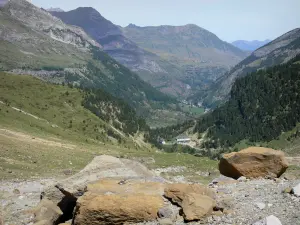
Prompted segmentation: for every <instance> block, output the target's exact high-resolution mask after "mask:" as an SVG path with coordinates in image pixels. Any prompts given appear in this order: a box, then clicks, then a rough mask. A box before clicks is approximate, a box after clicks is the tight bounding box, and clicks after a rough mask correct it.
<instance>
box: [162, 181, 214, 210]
mask: <svg viewBox="0 0 300 225" xmlns="http://www.w3.org/2000/svg"><path fill="white" fill-rule="evenodd" d="M189 193H196V194H201V195H207V196H209V197H211V198H213V199H214V198H215V193H214V191H213V190H212V189H209V188H208V187H205V186H203V185H200V184H168V185H167V186H166V188H165V194H164V195H165V197H166V198H168V199H171V201H172V202H173V203H176V204H178V205H179V206H181V205H182V204H181V203H182V200H183V198H184V195H186V194H189Z"/></svg>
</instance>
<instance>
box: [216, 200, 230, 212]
mask: <svg viewBox="0 0 300 225" xmlns="http://www.w3.org/2000/svg"><path fill="white" fill-rule="evenodd" d="M233 204H234V199H233V198H232V197H221V198H218V199H217V209H219V210H221V211H223V212H224V210H229V209H232V208H233Z"/></svg>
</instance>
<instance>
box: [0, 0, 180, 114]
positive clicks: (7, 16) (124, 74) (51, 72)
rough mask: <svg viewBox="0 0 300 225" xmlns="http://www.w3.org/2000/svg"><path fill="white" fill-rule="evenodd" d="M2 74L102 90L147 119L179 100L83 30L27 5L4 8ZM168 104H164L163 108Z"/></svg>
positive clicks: (16, 0) (18, 2) (19, 0)
mask: <svg viewBox="0 0 300 225" xmlns="http://www.w3.org/2000/svg"><path fill="white" fill-rule="evenodd" d="M0 21H1V23H0V50H1V51H0V59H1V61H0V69H1V70H5V71H13V72H14V73H17V74H31V75H34V76H36V77H39V78H42V79H43V80H46V81H50V82H54V83H62V82H65V83H71V84H73V85H76V86H80V87H91V88H102V89H104V90H105V91H107V92H109V93H110V94H112V95H114V96H117V97H120V98H122V99H124V100H125V101H126V102H128V103H129V104H130V105H131V106H133V107H134V108H135V109H137V110H138V112H139V113H141V114H143V115H145V116H147V115H153V114H152V113H151V114H149V113H150V111H151V109H152V108H153V107H155V108H156V109H165V107H166V105H168V103H167V102H169V103H171V104H172V103H174V102H175V101H174V100H173V99H171V98H169V97H167V96H166V95H164V94H162V93H161V92H159V91H157V90H156V89H155V88H153V87H152V86H151V85H149V84H148V83H146V82H144V81H142V80H141V79H140V78H139V77H138V75H137V74H135V73H133V72H131V71H130V70H129V69H127V68H126V67H124V66H123V65H121V64H119V63H118V62H117V61H115V60H114V59H112V58H111V57H109V56H108V55H107V54H106V53H104V52H103V51H102V46H101V45H100V44H99V43H98V42H96V41H95V40H94V39H92V38H91V37H90V36H89V35H87V34H86V33H85V32H84V31H83V30H82V29H81V28H79V27H76V26H71V25H66V24H65V23H63V22H62V21H61V20H60V19H58V18H57V17H54V16H52V15H51V14H50V13H49V12H47V11H45V10H43V9H39V8H38V7H35V6H34V5H32V4H31V3H29V2H27V1H25V0H11V1H9V2H8V3H7V4H5V5H4V6H3V7H1V8H0ZM165 103H166V104H165Z"/></svg>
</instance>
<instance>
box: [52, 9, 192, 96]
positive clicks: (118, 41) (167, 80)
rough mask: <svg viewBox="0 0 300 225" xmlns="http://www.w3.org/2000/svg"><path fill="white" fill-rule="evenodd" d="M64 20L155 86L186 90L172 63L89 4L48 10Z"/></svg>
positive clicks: (181, 92)
mask: <svg viewBox="0 0 300 225" xmlns="http://www.w3.org/2000/svg"><path fill="white" fill-rule="evenodd" d="M51 14H52V15H53V16H56V17H58V18H60V19H61V20H63V21H64V22H65V23H67V24H71V25H76V26H79V27H81V28H82V29H84V30H85V32H86V33H88V34H89V35H90V36H91V37H92V38H94V39H95V40H96V41H97V42H98V43H99V44H101V45H102V46H103V49H104V51H105V52H106V53H108V54H109V55H110V56H112V57H113V58H114V59H116V60H117V61H118V62H119V63H121V64H123V65H124V66H126V67H128V68H130V69H131V70H132V71H134V72H137V73H138V74H139V76H140V77H141V78H142V79H143V80H145V81H147V82H149V83H150V84H152V85H153V86H154V87H157V88H158V89H160V90H162V91H164V92H166V93H169V94H173V95H175V96H181V95H185V94H186V92H189V89H187V88H186V86H187V84H186V83H185V81H181V80H180V79H178V78H179V77H180V76H181V74H182V72H181V71H180V69H179V68H177V67H176V66H175V65H172V64H170V63H168V62H167V61H165V60H163V59H162V58H160V57H159V56H157V55H155V54H153V53H151V52H148V51H145V50H144V49H142V48H140V47H139V46H138V45H137V44H136V43H134V42H133V41H132V40H130V39H128V38H126V37H125V36H124V35H123V31H122V29H121V28H120V27H119V26H117V25H115V24H113V23H112V22H110V21H109V20H107V19H105V18H104V17H103V16H102V15H101V14H100V13H99V12H98V11H96V10H95V9H93V8H90V7H81V8H77V9H75V10H72V11H69V12H51Z"/></svg>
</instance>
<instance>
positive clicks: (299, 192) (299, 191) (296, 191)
mask: <svg viewBox="0 0 300 225" xmlns="http://www.w3.org/2000/svg"><path fill="white" fill-rule="evenodd" d="M292 193H293V194H294V195H295V196H297V197H300V183H299V184H298V185H297V186H296V187H293V189H292Z"/></svg>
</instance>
